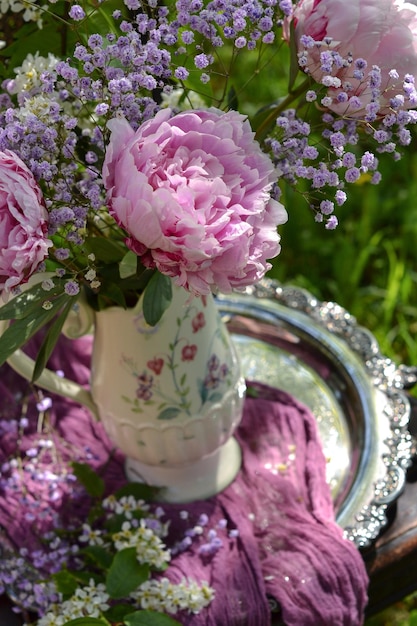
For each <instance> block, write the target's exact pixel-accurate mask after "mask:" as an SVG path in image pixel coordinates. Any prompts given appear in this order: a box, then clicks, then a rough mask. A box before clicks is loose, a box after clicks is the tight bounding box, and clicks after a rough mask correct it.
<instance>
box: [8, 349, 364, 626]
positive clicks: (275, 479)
mask: <svg viewBox="0 0 417 626" xmlns="http://www.w3.org/2000/svg"><path fill="white" fill-rule="evenodd" d="M90 349H91V345H90V340H89V339H88V338H85V339H82V340H78V341H76V342H68V341H67V340H64V339H63V340H62V341H61V343H60V345H59V347H58V350H57V351H56V353H55V355H54V357H53V359H52V362H51V367H52V368H53V369H63V370H64V371H65V373H66V375H68V377H70V378H73V379H77V380H78V381H79V382H81V383H82V384H85V383H87V380H88V375H89V367H88V365H89V356H90ZM0 386H1V389H0V393H1V397H2V403H4V405H5V406H8V405H9V402H12V399H13V393H14V392H15V391H16V389H18V388H19V386H21V387H23V386H24V383H23V381H21V379H20V378H19V377H18V376H17V375H15V374H14V373H12V372H11V371H10V370H9V369H8V368H7V367H5V368H3V369H2V378H1V382H0ZM255 389H256V392H257V394H258V397H257V398H248V399H247V400H246V403H245V412H244V417H243V419H242V422H241V424H240V426H239V427H238V430H237V433H236V437H237V439H238V440H239V442H240V443H241V446H242V450H243V465H242V469H241V471H240V473H239V475H238V477H237V478H236V480H235V481H234V482H233V483H232V484H231V485H230V486H229V487H228V488H227V489H225V490H224V491H223V492H222V493H221V494H218V495H217V496H215V497H213V498H210V499H208V500H205V501H200V502H195V503H192V504H187V505H174V504H165V503H164V504H163V508H164V511H165V513H166V516H167V518H169V519H170V520H171V526H170V536H169V537H168V540H167V544H168V545H173V544H174V543H175V541H176V540H180V539H181V538H182V537H184V532H185V531H186V529H187V528H189V527H190V525H191V526H193V524H195V523H196V521H197V520H198V519H199V518H201V516H202V515H204V516H207V519H208V520H209V521H210V522H209V523H210V527H211V528H213V527H217V525H218V523H219V522H220V521H221V520H227V524H228V528H232V529H235V528H236V529H238V531H239V536H238V537H237V538H234V539H229V538H228V537H227V535H224V537H223V538H222V542H223V547H222V548H221V549H219V550H218V551H217V552H215V553H214V554H212V555H210V554H208V555H206V556H204V555H202V554H201V545H202V544H203V543H204V541H205V539H204V535H201V537H195V538H194V540H193V541H192V544H191V546H190V547H189V548H188V549H187V550H186V551H183V552H181V553H180V554H178V555H177V556H175V557H174V558H173V560H172V561H171V564H170V567H169V568H168V570H167V571H166V572H164V575H166V576H168V577H169V578H170V579H171V580H172V581H173V582H179V581H180V580H181V579H182V578H183V577H184V576H186V577H190V578H194V579H196V580H206V581H208V582H209V584H210V585H211V586H213V587H214V588H215V590H216V597H215V599H214V601H213V602H212V604H211V605H210V607H209V608H208V609H205V610H203V611H202V612H201V613H200V614H199V615H185V614H183V615H181V618H180V619H179V621H180V622H181V623H182V624H183V626H235V625H236V626H237V625H239V626H268V624H270V623H271V616H270V610H269V605H268V602H267V594H270V595H271V596H273V597H274V598H276V599H277V600H278V602H279V604H280V605H281V608H282V616H283V619H284V621H285V623H286V624H287V625H288V626H339V625H340V626H359V625H360V624H362V623H363V614H364V608H365V605H366V601H367V594H366V590H367V583H368V580H367V574H366V571H365V567H364V564H363V561H362V558H361V556H360V554H359V552H358V551H357V550H356V548H355V547H354V546H353V544H351V543H350V542H348V541H347V540H345V539H344V538H343V536H342V531H341V529H340V528H339V527H338V526H337V524H336V523H335V521H334V513H333V507H332V502H331V497H330V491H329V488H328V486H327V484H326V481H325V459H324V457H323V453H322V450H321V446H320V442H319V439H318V434H317V428H316V422H315V419H314V417H313V416H312V415H311V414H310V412H309V410H308V409H306V407H304V406H303V405H301V404H300V403H298V402H297V401H296V400H295V399H293V398H292V397H291V396H289V395H288V394H286V393H283V392H281V391H278V390H274V389H271V388H268V387H266V386H263V385H259V384H257V385H255ZM10 406H11V405H10ZM51 416H52V420H54V421H55V428H56V430H57V433H58V434H59V436H58V437H57V439H56V444H55V445H56V449H57V451H58V452H59V455H60V458H61V459H62V461H63V462H65V461H67V462H68V461H69V460H74V459H77V460H84V459H85V458H89V462H90V463H91V465H92V466H93V467H94V468H95V469H96V470H100V469H101V470H102V471H103V475H104V477H105V480H106V485H107V488H108V491H109V493H110V492H111V491H113V490H114V489H115V488H117V487H119V486H120V485H122V484H123V483H124V482H125V478H124V474H123V456H122V455H121V453H120V452H117V451H116V452H114V451H113V453H112V445H111V442H110V441H109V440H108V438H107V437H106V435H105V433H104V431H103V429H102V427H101V425H100V424H97V423H95V422H94V420H93V419H92V418H91V416H90V414H89V412H88V411H87V410H86V409H84V408H82V407H79V406H77V405H75V404H73V403H71V402H68V401H66V400H63V399H61V398H54V403H53V407H52V410H51ZM32 419H35V416H34V417H33V418H32ZM35 439H36V432H35V425H33V428H32V430H30V429H29V430H28V431H27V435H26V436H25V437H24V438H23V440H22V442H21V444H20V446H21V449H30V446H31V445H33V442H34V440H35ZM16 441H17V440H16V438H15V437H14V435H13V433H11V432H7V429H6V430H4V429H3V431H2V436H1V450H0V454H1V457H0V458H1V462H4V461H6V460H7V459H9V458H10V457H11V456H12V455H13V454H14V453H15V452H16ZM25 486H26V488H27V492H28V495H27V496H26V497H27V498H30V497H35V495H36V494H34V493H32V492H33V489H35V487H34V485H31V484H30V479H26V481H25ZM37 488H39V487H37ZM75 502H76V505H74V503H75ZM71 505H74V507H73V508H75V506H76V513H77V514H82V512H83V510H84V509H83V505H86V503H85V502H84V503H83V500H82V497H81V498H80V497H78V498H77V499H75V497H74V494H70V495H68V496H67V497H65V493H64V496H63V497H61V498H58V499H57V501H56V502H55V503H54V504H52V505H51V503H50V502H49V504H48V506H49V507H51V506H52V507H53V508H54V509H55V513H56V514H58V515H59V516H60V517H61V518H63V519H65V516H68V515H72V514H74V511H73V510H72V508H71ZM23 510H24V507H23V508H22V503H21V499H19V498H18V497H17V494H16V491H13V490H10V489H6V488H3V489H2V491H1V492H0V525H1V526H2V527H3V528H5V529H6V530H7V534H8V536H9V538H10V540H11V541H12V542H13V543H14V544H15V545H18V546H22V545H25V546H28V547H30V545H31V544H32V545H36V541H37V537H38V536H39V534H43V533H44V532H45V531H46V530H47V529H48V526H47V525H48V523H50V518H48V516H44V519H42V516H40V517H39V519H38V520H37V521H36V522H35V521H34V522H33V523H32V524H28V522H27V518H25V517H24V516H23ZM184 510H186V511H187V513H188V519H187V520H185V519H184V517H183V516H182V515H181V513H182V512H183V511H184ZM48 520H49V522H48Z"/></svg>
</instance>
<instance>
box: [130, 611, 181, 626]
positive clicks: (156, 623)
mask: <svg viewBox="0 0 417 626" xmlns="http://www.w3.org/2000/svg"><path fill="white" fill-rule="evenodd" d="M125 624H126V626H181V624H180V622H177V620H175V619H173V618H172V617H169V615H165V614H164V613H157V612H156V611H135V612H134V613H131V614H130V615H126V617H125Z"/></svg>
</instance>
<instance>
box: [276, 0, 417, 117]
mask: <svg viewBox="0 0 417 626" xmlns="http://www.w3.org/2000/svg"><path fill="white" fill-rule="evenodd" d="M292 19H293V22H294V27H295V40H296V45H297V48H298V52H299V55H300V54H303V51H304V50H305V48H304V45H303V40H302V39H301V38H302V37H303V35H305V36H309V37H311V38H312V39H314V40H315V41H317V42H323V43H322V45H321V46H312V47H310V48H308V49H307V52H308V57H307V63H306V66H305V68H304V69H305V71H308V73H309V74H310V75H311V76H312V77H313V78H314V80H315V81H317V82H318V83H321V82H322V79H323V77H324V76H326V75H330V74H331V75H332V76H334V77H336V78H339V79H340V81H341V85H340V87H339V86H336V87H333V86H331V88H330V89H329V91H328V94H327V95H328V96H330V97H331V98H332V103H331V104H328V105H327V106H328V108H329V109H331V110H333V111H335V112H336V113H339V114H342V115H343V114H346V113H348V114H349V115H353V116H356V117H358V116H362V115H363V109H364V107H366V105H367V104H369V103H370V102H371V100H372V98H373V95H372V88H371V87H370V86H368V85H367V79H366V78H367V74H368V72H369V71H370V70H372V67H373V66H374V65H375V66H378V67H379V68H380V70H381V87H380V89H381V91H382V95H381V97H380V101H379V105H380V112H381V113H386V112H388V109H389V103H390V99H391V98H392V97H393V96H395V95H398V94H401V95H404V92H403V81H404V77H405V75H406V74H410V75H412V76H414V77H415V78H416V80H417V6H415V5H414V4H411V3H408V2H404V1H403V0H300V2H299V3H298V4H297V5H296V7H295V9H294V13H293V18H292ZM285 32H286V37H287V38H289V22H287V23H286V25H285ZM326 37H329V38H331V43H328V42H326V41H325V39H326ZM326 51H330V52H338V53H339V54H340V55H341V56H342V57H343V58H347V57H348V56H349V55H351V57H352V59H353V60H354V61H355V60H357V59H364V60H365V61H366V63H367V67H366V69H365V70H364V74H365V79H361V78H360V77H357V75H356V76H355V70H356V69H357V68H356V67H355V64H354V63H349V64H347V65H345V66H344V67H341V68H340V67H339V68H338V67H336V65H334V67H333V70H332V71H331V73H329V72H328V71H324V72H323V70H322V69H321V59H320V55H321V53H322V52H326ZM390 70H396V71H397V73H398V75H399V77H398V78H395V76H394V77H393V76H390ZM346 82H348V83H350V87H349V86H346ZM346 87H347V88H346ZM341 92H342V95H341ZM344 93H346V94H347V95H348V97H349V98H350V97H351V96H354V99H353V100H352V101H351V102H349V100H348V101H347V102H340V101H339V100H340V99H343V94H344ZM338 96H339V100H338V99H337V98H338ZM405 106H406V107H411V106H415V103H414V102H411V103H410V102H407V101H406V104H405Z"/></svg>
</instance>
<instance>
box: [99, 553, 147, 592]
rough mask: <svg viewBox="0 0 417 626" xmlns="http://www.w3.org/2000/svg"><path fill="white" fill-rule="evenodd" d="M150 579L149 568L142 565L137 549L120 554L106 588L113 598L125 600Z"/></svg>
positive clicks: (112, 568)
mask: <svg viewBox="0 0 417 626" xmlns="http://www.w3.org/2000/svg"><path fill="white" fill-rule="evenodd" d="M148 578H149V566H148V565H145V564H140V563H139V562H138V559H137V552H136V548H126V549H125V550H121V551H120V552H118V553H117V554H116V555H115V557H114V559H113V563H112V564H111V567H110V569H109V571H108V572H107V578H106V588H107V593H108V594H109V595H110V596H111V597H112V598H115V599H117V598H124V597H126V596H127V595H129V593H131V592H132V591H134V590H135V589H137V587H139V585H141V584H142V583H144V582H145V581H146V580H148Z"/></svg>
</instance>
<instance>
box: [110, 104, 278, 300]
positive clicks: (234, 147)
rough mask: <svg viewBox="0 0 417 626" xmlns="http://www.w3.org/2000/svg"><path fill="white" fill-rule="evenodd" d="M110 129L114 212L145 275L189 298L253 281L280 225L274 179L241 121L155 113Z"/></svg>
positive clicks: (231, 116)
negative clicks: (152, 272)
mask: <svg viewBox="0 0 417 626" xmlns="http://www.w3.org/2000/svg"><path fill="white" fill-rule="evenodd" d="M109 128H110V130H111V131H112V133H111V137H110V142H109V146H108V149H107V152H106V156H105V161H104V166H103V180H104V184H105V187H106V189H107V191H108V204H109V209H110V212H111V214H112V215H113V216H114V217H115V219H116V220H117V222H118V223H119V224H120V225H121V226H122V227H123V228H124V229H125V230H126V231H127V232H128V234H129V240H128V242H127V243H128V245H129V247H130V248H131V249H132V250H134V252H136V254H138V255H139V256H140V257H141V260H142V262H143V263H144V264H145V265H146V266H147V267H156V268H157V269H158V270H159V271H161V272H162V273H163V274H166V275H168V276H171V277H173V278H174V279H175V282H176V283H177V284H178V285H180V286H183V287H185V288H187V289H189V290H190V291H192V292H194V293H196V294H207V293H209V292H210V291H211V288H212V287H213V286H216V287H217V288H218V289H220V291H223V292H226V293H227V292H230V291H231V290H232V289H233V288H234V287H243V286H246V285H250V284H252V283H254V282H256V281H258V280H259V279H260V278H261V277H262V276H263V275H264V274H265V272H266V271H267V270H268V269H269V268H270V264H269V263H267V259H271V258H273V257H275V256H276V255H277V254H279V252H280V245H279V239H280V238H279V235H278V234H277V225H278V224H282V223H284V222H285V221H286V219H287V214H286V211H285V209H284V207H283V206H282V204H280V203H279V202H277V201H276V200H274V199H272V197H271V191H272V186H273V183H274V182H275V179H276V176H277V174H276V172H275V170H274V167H273V165H272V162H271V161H270V159H269V157H267V156H266V154H264V153H263V152H262V151H261V149H260V146H259V144H258V143H257V142H256V141H255V140H254V136H253V132H252V130H251V128H250V125H249V122H248V121H247V120H246V118H245V117H244V116H243V115H241V114H239V113H237V112H235V111H229V112H228V113H222V112H221V111H219V110H217V109H208V110H202V111H184V112H182V113H179V114H178V115H176V116H173V117H172V112H171V111H170V110H169V109H164V110H162V111H160V112H159V113H157V114H156V115H155V117H154V118H153V119H151V120H149V121H148V122H145V123H144V124H143V125H142V126H141V127H139V129H138V130H137V131H136V132H135V131H134V130H133V129H132V128H131V127H130V125H129V124H128V123H127V121H126V120H123V119H113V120H111V121H110V122H109Z"/></svg>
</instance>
